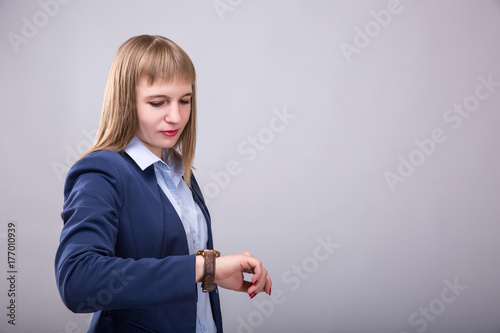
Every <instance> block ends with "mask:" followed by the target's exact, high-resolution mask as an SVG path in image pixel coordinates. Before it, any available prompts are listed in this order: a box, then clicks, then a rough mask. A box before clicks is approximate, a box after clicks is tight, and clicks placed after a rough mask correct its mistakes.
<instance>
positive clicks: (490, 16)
mask: <svg viewBox="0 0 500 333" xmlns="http://www.w3.org/2000/svg"><path fill="white" fill-rule="evenodd" d="M140 34H157V35H163V36H165V37H167V38H170V39H172V40H173V41H175V42H176V43H177V44H178V45H180V46H181V47H182V48H183V49H184V50H185V51H186V52H187V53H188V54H189V55H190V57H191V58H192V60H193V62H194V64H195V66H196V69H197V77H198V80H197V92H198V142H197V152H196V158H195V167H196V169H195V171H194V173H195V175H196V176H197V178H198V182H199V183H200V187H201V189H202V191H203V192H204V195H205V197H206V199H207V201H208V207H209V209H210V212H211V216H212V223H213V232H214V243H215V248H216V249H218V250H220V251H221V252H222V253H223V254H231V253H240V252H243V251H250V252H251V253H253V254H254V255H255V256H256V257H258V258H260V259H262V261H263V262H264V265H265V266H266V267H267V268H268V270H269V272H270V274H271V277H272V279H273V288H272V290H273V292H272V296H271V297H269V296H268V295H265V294H259V295H258V296H257V297H255V298H254V299H252V300H250V299H249V298H248V296H247V295H246V294H244V293H236V292H228V291H226V290H221V291H220V293H221V302H222V313H223V320H224V328H225V331H226V332H241V333H252V332H340V333H347V332H352V333H362V332H375V333H404V332H406V333H413V332H418V333H421V332H429V333H431V332H435V333H471V332H475V333H488V332H491V333H494V332H496V333H498V332H499V330H500V316H499V309H500V282H499V281H500V263H499V260H498V258H499V255H500V242H499V237H500V236H499V235H500V204H499V198H500V175H499V170H500V154H499V149H500V131H499V130H498V128H499V125H500V113H499V111H500V110H499V106H500V2H499V1H498V0H489V1H487V0H485V1H472V0H458V1H457V0H442V1H431V0H413V1H412V0H388V1H386V0H380V1H379V0H377V1H348V0H343V1H326V0H314V1H306V0H294V1H285V0H273V1H264V0H254V1H250V0H196V1H181V0H169V1H165V0H162V1H159V0H158V1H130V0H128V1H123V0H120V1H118V0H109V1H96V0H90V1H81V0H80V1H79V0H73V1H69V0H64V1H63V0H25V1H15V0H3V1H0V36H1V39H0V110H1V122H0V126H1V131H0V146H1V151H0V153H1V155H0V156H1V163H0V170H1V171H0V172H1V181H0V268H1V276H2V278H1V279H0V309H2V310H1V313H0V318H1V321H0V331H1V332H23V333H26V332H37V333H38V332H47V333H61V332H64V333H78V332H86V330H87V328H88V326H89V324H90V318H91V316H90V315H89V314H74V313H72V312H71V311H69V310H68V309H66V307H65V306H64V304H63V303H62V301H61V299H60V297H59V294H58V291H57V288H56V283H55V276H54V255H55V251H56V249H57V246H58V242H59V235H60V232H61V228H62V225H63V223H62V220H61V217H60V212H61V210H62V204H63V184H64V179H65V176H66V174H67V172H68V170H69V168H70V167H71V165H72V164H73V163H74V162H75V160H76V159H78V157H79V156H80V155H81V154H82V153H84V152H85V151H86V150H87V149H88V148H89V147H90V145H91V143H92V141H93V139H94V136H95V134H96V130H97V127H98V124H99V119H100V112H101V105H102V100H103V94H104V88H105V85H106V79H107V75H108V71H109V68H110V65H111V62H112V59H113V57H114V54H115V52H116V51H117V49H118V47H119V46H120V45H121V44H122V43H123V42H124V41H125V40H127V39H128V38H130V37H132V36H136V35H140ZM121 282H122V283H127V281H126V279H125V278H124V279H122V280H121ZM151 283H154V281H151ZM114 292H119V290H118V289H116V288H114V289H113V290H111V289H110V290H102V292H100V293H99V294H98V295H97V296H96V297H95V298H89V299H88V302H89V304H88V305H89V306H92V303H96V304H106V302H109V301H110V299H111V298H112V297H113V295H114V294H113V293H114ZM166 292H167V291H166Z"/></svg>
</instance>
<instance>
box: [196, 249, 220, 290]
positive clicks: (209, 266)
mask: <svg viewBox="0 0 500 333" xmlns="http://www.w3.org/2000/svg"><path fill="white" fill-rule="evenodd" d="M196 255H197V256H203V257H204V258H205V272H204V275H203V279H202V281H201V290H202V291H203V292H204V293H208V292H209V291H212V290H214V289H215V282H214V281H215V258H218V257H220V252H219V251H215V250H201V251H198V252H196Z"/></svg>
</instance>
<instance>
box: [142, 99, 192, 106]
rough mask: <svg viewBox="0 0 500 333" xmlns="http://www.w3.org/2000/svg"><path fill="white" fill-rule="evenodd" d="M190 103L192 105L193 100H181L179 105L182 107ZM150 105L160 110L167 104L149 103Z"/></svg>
mask: <svg viewBox="0 0 500 333" xmlns="http://www.w3.org/2000/svg"><path fill="white" fill-rule="evenodd" d="M190 103H191V100H187V101H186V100H180V101H179V104H181V105H188V104H190ZM148 104H149V105H151V106H152V107H155V108H159V107H160V106H162V105H164V104H165V102H164V101H163V102H149V103H148Z"/></svg>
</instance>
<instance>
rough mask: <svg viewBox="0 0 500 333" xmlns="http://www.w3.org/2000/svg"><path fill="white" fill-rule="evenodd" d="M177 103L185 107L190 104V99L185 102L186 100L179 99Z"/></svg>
mask: <svg viewBox="0 0 500 333" xmlns="http://www.w3.org/2000/svg"><path fill="white" fill-rule="evenodd" d="M179 103H180V104H183V105H187V104H189V103H191V100H190V99H187V100H186V99H181V100H180V101H179Z"/></svg>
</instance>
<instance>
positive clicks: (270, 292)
mask: <svg viewBox="0 0 500 333" xmlns="http://www.w3.org/2000/svg"><path fill="white" fill-rule="evenodd" d="M269 296H271V288H269Z"/></svg>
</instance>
